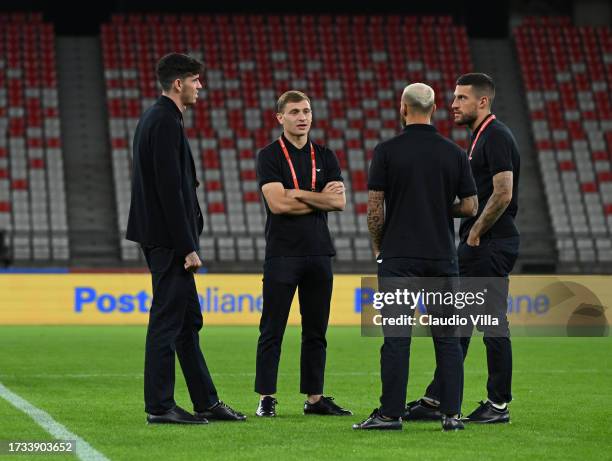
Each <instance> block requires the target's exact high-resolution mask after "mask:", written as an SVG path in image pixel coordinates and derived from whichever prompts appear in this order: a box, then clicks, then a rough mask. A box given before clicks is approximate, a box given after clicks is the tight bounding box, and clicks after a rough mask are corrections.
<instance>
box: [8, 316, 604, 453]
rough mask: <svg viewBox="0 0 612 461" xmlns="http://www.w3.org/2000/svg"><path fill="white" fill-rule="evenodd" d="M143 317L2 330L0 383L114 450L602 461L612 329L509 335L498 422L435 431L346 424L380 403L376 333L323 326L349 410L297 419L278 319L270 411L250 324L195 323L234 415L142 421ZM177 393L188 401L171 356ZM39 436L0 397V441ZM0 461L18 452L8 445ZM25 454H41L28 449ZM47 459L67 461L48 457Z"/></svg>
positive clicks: (481, 389)
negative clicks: (261, 394)
mask: <svg viewBox="0 0 612 461" xmlns="http://www.w3.org/2000/svg"><path fill="white" fill-rule="evenodd" d="M145 330H146V329H145V327H6V326H5V327H0V382H2V383H3V384H4V385H5V386H6V387H8V388H9V389H10V390H12V391H13V392H15V393H17V394H19V395H20V396H22V397H23V398H25V399H26V400H28V401H29V402H30V403H32V404H33V405H35V406H37V407H39V408H41V409H43V410H45V411H46V412H48V413H49V414H51V416H53V418H54V419H55V420H56V421H58V422H60V423H61V424H63V425H64V426H66V427H67V428H68V429H69V430H70V431H72V432H73V433H76V434H77V435H79V436H80V437H82V438H83V439H85V440H86V441H88V442H89V443H90V444H91V445H92V446H93V447H94V448H95V449H97V450H99V451H100V452H102V453H103V454H104V455H105V456H107V457H108V458H109V459H112V460H140V459H142V460H144V459H147V460H151V459H162V460H182V459H184V460H194V459H203V460H221V459H223V460H226V459H257V460H270V461H277V460H287V459H291V460H292V461H296V460H301V459H305V460H309V461H313V460H318V459H334V460H337V459H350V460H359V459H369V460H374V459H381V460H383V459H384V460H388V459H418V460H447V459H453V460H455V459H474V460H477V459H495V460H497V459H512V460H516V459H547V460H548V459H563V460H568V459H581V460H583V459H610V457H611V456H612V455H611V453H612V431H611V429H610V428H611V427H612V412H611V411H610V409H611V408H612V407H611V402H612V367H611V365H612V347H611V346H612V341H611V340H610V338H525V337H522V338H515V339H514V341H513V347H514V389H513V393H514V397H515V400H514V402H513V403H512V405H511V417H512V423H511V424H509V425H494V426H473V425H472V426H468V427H467V428H466V430H465V431H463V432H456V433H443V432H441V430H440V426H439V424H438V423H405V424H404V429H403V431H401V432H399V431H397V432H396V431H391V432H389V433H385V432H378V433H373V432H355V431H353V430H352V429H351V424H352V423H354V422H357V421H359V420H361V419H363V418H364V417H366V416H367V415H368V414H369V413H370V412H371V410H372V409H373V408H374V407H376V406H377V405H378V397H379V393H380V378H379V373H378V372H379V346H380V343H381V338H362V337H361V336H360V332H359V329H358V328H353V327H331V328H330V330H329V334H328V344H329V346H328V358H327V373H326V386H325V391H326V394H328V395H332V396H334V397H335V398H336V400H337V402H338V403H339V404H340V405H342V406H346V407H348V408H350V409H351V410H353V412H354V414H355V415H354V416H352V417H332V418H330V417H318V416H304V415H303V414H302V406H303V401H304V397H303V396H302V395H300V394H299V393H298V380H299V374H298V371H299V328H295V327H290V328H288V329H287V333H286V336H285V341H284V345H283V356H282V361H281V366H280V376H279V391H278V395H277V398H278V400H279V405H278V407H277V411H278V413H279V416H278V417H277V418H275V419H265V420H261V419H257V418H256V417H255V416H254V411H255V408H256V405H257V396H256V394H255V393H254V392H253V379H254V369H255V347H256V342H257V335H258V332H257V328H255V327H205V328H204V330H203V332H202V335H201V341H202V348H203V350H204V352H205V355H206V359H207V361H208V365H209V367H210V369H211V372H212V374H213V378H214V379H215V382H216V385H217V388H218V390H219V392H220V396H221V398H222V399H223V400H224V401H226V402H227V403H229V404H230V405H231V406H233V407H234V408H236V409H238V410H240V411H243V412H245V413H246V414H247V415H248V417H249V418H248V421H247V422H246V423H211V424H209V425H207V426H190V427H185V426H147V425H146V424H145V414H144V410H143V402H142V392H143V391H142V387H143V377H142V366H143V361H144V355H143V354H144V352H143V351H144V337H145ZM433 360H434V359H433V346H432V342H431V339H429V338H415V339H414V340H413V344H412V354H411V364H410V379H409V384H408V397H409V399H410V400H412V399H414V398H418V397H419V396H421V394H422V392H423V390H424V388H425V386H426V384H427V382H428V380H429V379H430V377H431V373H432V371H433ZM465 374H466V380H465V396H464V408H463V411H464V413H467V412H469V411H471V410H472V409H473V407H474V406H475V405H476V403H477V401H478V400H480V399H483V398H484V397H485V379H486V364H485V355H484V347H483V345H482V342H481V340H480V338H475V339H474V341H473V342H472V348H471V351H470V354H469V356H468V360H467V361H466V365H465ZM177 375H178V376H177V388H176V400H177V402H178V404H179V405H182V406H184V407H185V408H187V409H189V410H191V406H190V402H189V398H188V395H187V390H186V387H185V384H184V381H183V378H182V375H181V374H180V368H179V367H178V361H177ZM24 439H33V440H50V439H51V437H50V436H49V435H48V434H46V433H45V432H44V431H43V430H42V429H41V428H40V427H38V426H37V425H36V424H35V422H34V421H33V420H31V419H30V418H29V417H27V416H26V415H25V414H23V413H21V412H19V411H18V410H16V409H15V408H13V407H12V406H10V405H9V404H8V403H7V402H5V401H3V400H1V399H0V440H24ZM0 458H4V459H27V457H26V456H24V455H20V456H18V457H15V456H13V455H11V456H5V457H1V456H0ZM31 458H32V459H44V458H47V456H41V455H36V456H33V457H31ZM51 459H53V460H61V459H75V458H74V457H65V456H58V455H54V456H52V457H51Z"/></svg>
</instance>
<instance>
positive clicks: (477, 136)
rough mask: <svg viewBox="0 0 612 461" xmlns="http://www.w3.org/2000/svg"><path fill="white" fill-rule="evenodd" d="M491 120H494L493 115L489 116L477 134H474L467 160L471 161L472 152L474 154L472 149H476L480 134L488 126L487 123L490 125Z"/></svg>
mask: <svg viewBox="0 0 612 461" xmlns="http://www.w3.org/2000/svg"><path fill="white" fill-rule="evenodd" d="M493 120H495V115H491V116H490V117H489V118H488V119H487V120H486V122H484V123H483V124H482V125H481V127H480V129H479V130H478V133H476V138H475V139H474V142H473V143H472V146H471V148H470V155H469V156H468V159H469V160H472V152H474V147H476V143H477V142H478V138H480V134H481V133H482V132H483V131H484V130H485V128H486V127H488V126H489V123H491V122H492V121H493Z"/></svg>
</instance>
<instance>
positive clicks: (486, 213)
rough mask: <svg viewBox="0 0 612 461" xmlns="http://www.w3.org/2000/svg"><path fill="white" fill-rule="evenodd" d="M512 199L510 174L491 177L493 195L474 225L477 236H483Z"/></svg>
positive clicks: (505, 172)
mask: <svg viewBox="0 0 612 461" xmlns="http://www.w3.org/2000/svg"><path fill="white" fill-rule="evenodd" d="M511 197H512V172H511V171H504V172H502V173H498V174H496V175H495V176H493V195H491V197H490V198H489V200H488V201H487V204H486V206H485V208H484V210H483V211H482V214H481V215H480V217H479V218H478V220H476V222H475V223H474V227H473V228H475V229H476V230H477V232H478V235H483V234H485V233H486V232H487V231H488V230H489V229H490V228H491V227H492V226H493V224H495V222H496V221H497V220H498V219H499V217H500V216H501V215H502V214H504V211H506V208H508V205H509V204H510V199H511Z"/></svg>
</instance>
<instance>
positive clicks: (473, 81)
mask: <svg viewBox="0 0 612 461" xmlns="http://www.w3.org/2000/svg"><path fill="white" fill-rule="evenodd" d="M457 85H466V86H467V85H471V86H472V88H474V90H475V92H476V94H477V95H479V96H488V97H489V99H490V100H491V103H492V102H493V99H494V98H495V83H494V82H493V79H492V78H491V77H489V76H488V75H487V74H483V73H479V72H474V73H471V74H463V75H462V76H461V77H459V78H458V79H457Z"/></svg>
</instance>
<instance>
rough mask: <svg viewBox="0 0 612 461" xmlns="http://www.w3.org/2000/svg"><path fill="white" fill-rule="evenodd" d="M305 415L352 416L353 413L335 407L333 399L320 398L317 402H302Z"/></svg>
mask: <svg viewBox="0 0 612 461" xmlns="http://www.w3.org/2000/svg"><path fill="white" fill-rule="evenodd" d="M304 414H305V415H329V416H352V414H353V412H352V411H350V410H345V409H344V408H342V407H340V406H338V405H336V403H335V402H334V398H333V397H325V396H321V398H320V399H319V401H318V402H315V403H308V400H307V401H306V402H304Z"/></svg>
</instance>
